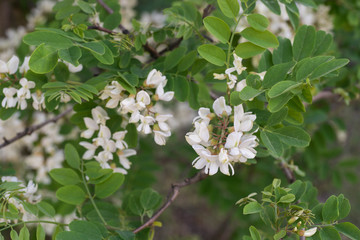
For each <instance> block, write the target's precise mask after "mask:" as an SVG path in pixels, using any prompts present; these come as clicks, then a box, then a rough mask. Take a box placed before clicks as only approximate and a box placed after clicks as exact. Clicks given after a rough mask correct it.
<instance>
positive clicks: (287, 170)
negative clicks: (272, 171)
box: [280, 162, 296, 183]
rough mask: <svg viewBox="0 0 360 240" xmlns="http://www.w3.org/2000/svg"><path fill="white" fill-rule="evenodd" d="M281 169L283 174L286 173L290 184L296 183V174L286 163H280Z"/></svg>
mask: <svg viewBox="0 0 360 240" xmlns="http://www.w3.org/2000/svg"><path fill="white" fill-rule="evenodd" d="M280 167H281V169H282V170H283V172H284V173H285V177H286V179H287V180H288V182H289V183H293V182H295V180H296V178H295V174H294V172H293V171H292V170H291V169H290V168H289V167H288V166H287V164H286V163H284V162H281V163H280Z"/></svg>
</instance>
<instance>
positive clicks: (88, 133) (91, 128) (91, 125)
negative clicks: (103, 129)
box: [80, 117, 99, 139]
mask: <svg viewBox="0 0 360 240" xmlns="http://www.w3.org/2000/svg"><path fill="white" fill-rule="evenodd" d="M84 122H85V126H86V127H87V130H85V131H83V132H82V133H81V135H80V136H81V137H83V138H87V139H89V138H91V137H92V135H94V132H95V131H97V130H99V126H98V125H97V123H96V122H95V121H94V120H93V119H92V118H89V117H85V118H84Z"/></svg>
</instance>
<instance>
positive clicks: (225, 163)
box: [219, 148, 234, 175]
mask: <svg viewBox="0 0 360 240" xmlns="http://www.w3.org/2000/svg"><path fill="white" fill-rule="evenodd" d="M219 168H220V171H221V172H222V173H223V174H225V175H230V172H229V168H230V169H231V175H234V168H233V166H232V165H231V162H230V160H229V156H228V154H227V150H226V149H224V148H221V149H220V152H219Z"/></svg>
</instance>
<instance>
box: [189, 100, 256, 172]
mask: <svg viewBox="0 0 360 240" xmlns="http://www.w3.org/2000/svg"><path fill="white" fill-rule="evenodd" d="M212 108H213V110H214V113H211V111H210V109H209V108H200V109H199V116H197V117H196V118H194V121H193V124H194V127H195V129H194V131H193V132H188V133H187V134H186V136H185V138H186V141H187V142H188V143H189V144H190V145H191V146H192V147H193V149H194V150H195V152H196V153H197V154H198V155H199V157H197V158H196V159H195V160H194V161H193V166H194V167H195V168H196V169H203V168H205V173H206V174H209V175H214V174H215V173H217V172H218V171H219V170H220V171H221V172H222V173H223V174H226V175H230V174H231V175H233V174H234V168H233V164H234V163H236V162H240V163H244V162H246V161H247V159H253V158H254V157H255V156H256V150H255V147H256V146H257V145H258V142H257V137H256V136H255V135H253V134H252V133H253V132H251V131H252V129H253V123H254V121H255V119H256V116H255V115H254V114H251V113H250V112H244V108H243V106H242V105H241V104H240V105H238V106H235V107H234V108H232V107H230V106H228V105H226V101H225V98H224V97H219V98H218V99H216V100H215V101H214V103H213V107H212Z"/></svg>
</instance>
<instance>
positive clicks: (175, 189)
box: [133, 170, 208, 233]
mask: <svg viewBox="0 0 360 240" xmlns="http://www.w3.org/2000/svg"><path fill="white" fill-rule="evenodd" d="M207 176H208V175H207V174H205V172H204V171H203V170H202V171H200V172H198V173H197V174H196V175H194V176H193V177H191V178H186V179H185V180H184V181H182V182H179V183H174V184H172V185H171V189H170V191H169V193H168V196H167V199H166V202H165V203H164V204H163V205H162V206H161V207H160V208H159V210H158V211H157V212H156V213H155V214H154V215H153V216H152V217H151V218H150V219H149V220H147V221H146V222H145V223H144V224H143V225H141V226H140V227H138V228H136V229H135V230H134V231H133V233H138V232H140V231H141V230H143V229H145V228H147V227H149V226H151V224H153V222H155V220H156V219H157V218H158V217H160V215H161V214H162V213H163V212H164V211H165V210H166V209H167V208H168V207H169V206H170V205H171V204H172V203H173V202H174V200H175V199H176V197H177V196H178V194H179V192H180V189H181V188H183V187H186V186H189V185H191V184H194V183H197V182H199V181H201V180H203V179H204V178H206V177H207Z"/></svg>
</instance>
